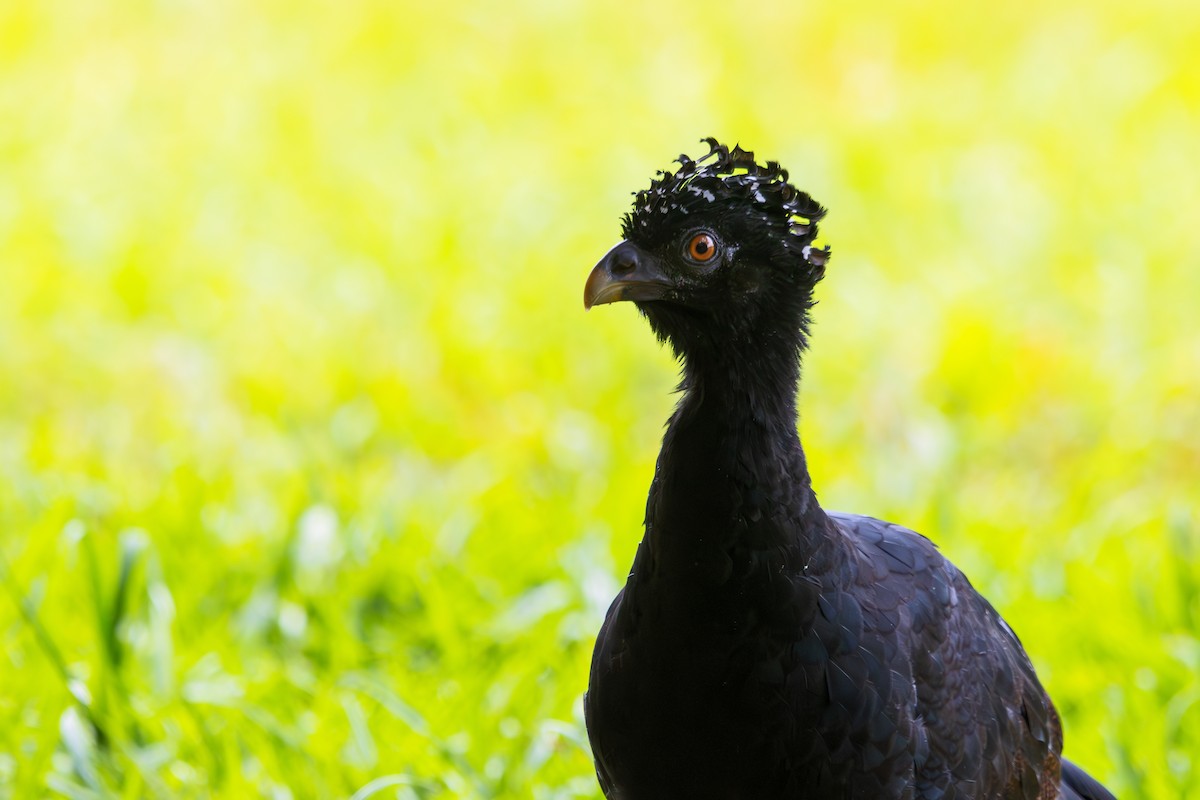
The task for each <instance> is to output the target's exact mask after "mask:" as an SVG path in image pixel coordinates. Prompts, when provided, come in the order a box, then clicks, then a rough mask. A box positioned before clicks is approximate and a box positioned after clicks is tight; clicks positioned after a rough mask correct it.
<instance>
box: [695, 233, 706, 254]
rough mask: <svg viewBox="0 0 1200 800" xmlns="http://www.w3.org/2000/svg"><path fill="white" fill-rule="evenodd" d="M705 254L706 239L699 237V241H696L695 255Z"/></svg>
mask: <svg viewBox="0 0 1200 800" xmlns="http://www.w3.org/2000/svg"><path fill="white" fill-rule="evenodd" d="M707 252H708V237H707V236H701V237H700V238H699V239H697V240H696V254H697V255H701V256H702V255H704V254H705V253H707Z"/></svg>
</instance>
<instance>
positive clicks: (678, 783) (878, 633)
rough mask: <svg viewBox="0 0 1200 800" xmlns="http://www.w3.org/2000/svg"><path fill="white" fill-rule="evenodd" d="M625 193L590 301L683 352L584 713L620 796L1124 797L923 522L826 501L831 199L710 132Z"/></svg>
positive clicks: (600, 763) (629, 799) (605, 775)
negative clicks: (819, 472) (673, 165)
mask: <svg viewBox="0 0 1200 800" xmlns="http://www.w3.org/2000/svg"><path fill="white" fill-rule="evenodd" d="M705 141H706V143H707V144H708V145H709V147H710V152H709V153H708V154H707V155H706V156H704V157H703V158H700V159H698V160H692V159H690V158H688V157H687V156H680V158H679V159H678V163H679V164H680V166H679V168H678V169H677V170H675V171H674V172H662V173H659V177H658V178H657V179H656V180H654V181H653V182H652V183H651V185H650V188H649V189H646V190H643V191H641V192H639V193H638V194H637V195H636V200H635V201H634V207H633V210H632V212H631V213H629V214H627V215H626V216H625V219H624V225H623V233H624V241H622V242H621V243H620V244H618V245H616V246H615V247H614V248H613V249H612V250H610V251H609V252H608V254H607V255H605V256H604V258H603V259H602V260H601V261H600V263H599V264H597V265H596V267H595V268H594V269H593V270H592V273H591V275H590V276H589V277H588V279H587V286H586V289H585V290H584V305H585V306H586V307H588V308H590V307H592V306H594V305H599V304H601V303H612V302H616V301H618V300H630V301H633V302H634V303H635V304H636V305H637V307H638V309H639V310H640V311H641V313H642V314H643V315H645V317H646V318H647V319H648V320H649V323H650V327H651V328H652V329H653V330H654V332H655V333H656V334H657V335H658V337H659V338H660V339H662V340H665V341H666V342H668V343H669V344H670V345H671V347H672V348H673V349H674V351H675V353H676V355H677V356H678V357H679V358H680V360H681V361H682V364H683V381H682V386H681V388H682V391H683V396H682V399H681V400H680V401H679V405H678V407H677V409H676V410H675V413H674V414H673V415H672V416H671V419H670V422H669V423H668V426H667V431H666V434H665V436H664V439H663V445H662V452H661V454H660V455H659V459H658V466H657V469H656V472H655V476H654V480H653V483H652V484H651V486H650V496H649V500H648V501H647V505H646V521H645V526H646V531H645V537H644V538H643V539H642V542H641V545H640V547H639V548H638V551H637V555H636V557H635V558H634V562H633V567H632V569H631V570H630V573H629V578H628V581H627V582H626V584H625V588H624V589H623V590H622V591H621V593H620V594H619V595H617V598H616V600H615V601H614V602H613V604H612V607H611V608H610V609H609V611H608V616H607V618H606V620H605V622H604V626H603V628H602V629H601V631H600V635H599V638H598V640H597V642H596V649H595V653H594V655H593V658H592V667H591V675H590V681H589V687H588V692H587V696H586V698H585V713H586V720H587V729H588V735H589V738H590V740H591V744H592V749H593V751H594V754H595V760H596V772H597V775H598V777H599V780H600V784H601V786H602V788H603V790H604V793H605V795H606V796H607V797H609V798H620V799H621V800H672V799H673V798H680V799H683V798H687V799H688V800H706V799H707V798H712V799H713V800H773V799H774V798H862V799H864V800H866V799H869V798H923V799H927V800H933V798H946V799H947V800H949V799H950V798H1039V799H1041V798H1066V799H1067V800H1105V799H1111V798H1112V795H1111V794H1109V792H1108V791H1107V790H1105V789H1104V788H1103V787H1102V786H1100V785H1099V784H1098V783H1097V782H1096V781H1094V780H1093V779H1092V778H1090V777H1089V776H1088V775H1087V774H1086V773H1084V772H1083V771H1082V770H1080V769H1079V768H1078V767H1076V766H1074V765H1073V764H1071V763H1070V762H1068V761H1066V760H1065V759H1062V758H1061V756H1060V753H1061V751H1062V731H1061V727H1060V725H1059V719H1058V715H1057V714H1056V712H1055V710H1054V706H1053V705H1052V704H1051V702H1050V698H1049V697H1048V696H1047V695H1046V692H1045V690H1043V688H1042V686H1041V684H1040V683H1039V682H1038V679H1037V676H1036V675H1035V674H1034V670H1033V667H1032V665H1031V664H1030V662H1029V658H1028V657H1027V656H1026V654H1025V651H1024V650H1023V649H1022V647H1021V643H1020V641H1018V639H1017V637H1016V635H1015V634H1014V633H1013V631H1012V629H1011V628H1009V627H1008V625H1007V624H1005V622H1004V620H1002V619H1001V618H1000V616H999V614H997V613H996V611H995V610H994V609H993V608H992V607H991V606H990V605H989V604H988V602H987V601H986V600H984V599H983V597H981V596H980V595H979V594H978V593H977V592H976V591H975V590H974V589H973V588H972V587H971V584H970V583H969V582H968V581H967V579H966V578H965V577H964V576H963V574H962V573H961V572H959V571H958V569H956V568H955V567H954V565H953V564H951V563H950V562H949V561H947V560H946V559H945V558H944V557H943V556H942V555H941V554H940V553H939V552H938V550H937V548H936V547H935V546H934V545H933V544H932V543H931V542H930V541H929V540H928V539H926V538H924V537H923V536H920V535H919V534H916V533H914V532H912V531H910V530H906V529H904V528H902V527H899V526H897V525H892V524H890V523H887V522H883V521H881V520H878V519H872V518H870V517H862V516H855V515H852V514H840V513H832V512H827V511H825V510H824V509H822V508H821V506H820V505H819V504H818V503H817V498H816V495H815V494H814V493H813V489H812V486H811V484H810V481H809V475H808V469H807V466H806V464H805V458H804V451H803V450H802V449H801V446H800V441H799V438H798V435H797V432H796V390H797V382H798V380H799V373H800V354H801V351H803V350H804V348H805V346H806V343H807V337H808V329H809V310H810V308H811V306H812V303H813V301H812V294H813V287H814V286H815V285H816V283H817V281H819V280H820V279H821V277H822V276H823V275H824V272H825V264H826V261H827V260H828V258H829V249H828V248H816V247H814V246H813V240H814V238H815V236H816V233H817V222H818V221H819V220H820V219H821V217H822V216H823V215H824V213H825V210H824V209H823V208H822V207H821V206H820V205H818V204H817V203H816V202H815V201H814V200H813V199H812V198H811V197H809V196H808V195H807V194H805V193H803V192H801V191H799V190H797V189H796V188H795V187H793V186H792V185H791V184H790V183H788V173H787V172H786V171H785V170H783V169H782V168H781V167H780V166H779V164H777V163H775V162H767V163H766V164H765V165H760V164H758V163H756V161H755V159H754V156H753V154H752V153H750V152H747V151H745V150H742V149H740V148H738V147H735V148H734V149H733V150H730V149H729V148H727V147H725V146H722V145H720V144H718V143H717V142H716V141H715V140H712V139H706V140H705Z"/></svg>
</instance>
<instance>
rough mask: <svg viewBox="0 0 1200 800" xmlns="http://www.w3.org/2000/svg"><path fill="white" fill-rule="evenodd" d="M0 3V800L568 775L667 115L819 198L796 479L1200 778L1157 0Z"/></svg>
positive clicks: (536, 793) (1172, 197)
mask: <svg viewBox="0 0 1200 800" xmlns="http://www.w3.org/2000/svg"><path fill="white" fill-rule="evenodd" d="M732 9H733V6H732V5H731V4H728V3H720V4H719V3H713V2H700V3H696V2H687V3H685V2H679V1H675V2H664V3H655V4H652V5H651V6H650V7H648V8H645V9H642V10H632V6H631V7H629V8H627V9H624V10H621V11H620V12H618V11H616V6H612V5H611V4H601V3H587V2H566V3H538V2H532V1H531V2H523V1H521V0H518V2H516V3H509V4H503V5H501V4H492V3H477V2H468V3H466V4H418V3H409V2H405V1H404V0H402V1H401V2H400V3H395V2H383V1H382V0H380V1H379V2H366V3H341V4H333V3H329V4H324V3H314V2H301V3H291V2H283V0H267V1H266V2H260V3H253V4H250V3H236V2H232V0H214V1H213V2H203V3H202V2H197V1H195V0H173V1H171V2H166V1H165V0H164V2H157V3H156V2H141V1H139V0H130V2H125V3H119V4H111V3H101V2H84V1H82V0H81V1H80V2H46V3H29V2H19V1H17V2H9V3H4V4H0V556H2V561H0V583H2V584H3V590H2V591H0V643H2V651H0V652H2V656H0V798H8V797H12V798H28V797H39V796H45V795H54V796H68V797H73V798H97V797H105V798H107V797H124V798H141V797H181V798H192V797H195V798H202V797H222V798H242V797H255V796H261V797H273V798H309V797H322V798H323V797H348V796H351V795H353V796H354V797H355V798H356V799H357V798H364V797H367V796H375V797H388V798H406V799H407V800H411V799H412V798H492V797H496V798H500V797H504V798H507V797H512V798H528V797H532V798H537V799H538V800H549V799H550V798H573V797H586V798H596V797H598V796H599V792H598V790H597V788H596V784H595V781H594V778H593V776H592V772H591V763H590V755H589V752H588V746H587V741H586V736H585V734H584V732H583V727H582V723H581V711H580V696H581V694H582V692H583V690H584V688H585V685H586V666H587V661H588V658H589V655H590V651H591V645H592V640H593V637H594V635H595V632H596V630H597V628H598V626H599V622H600V620H601V618H602V615H603V611H604V609H605V608H606V606H607V604H608V602H609V600H610V599H611V597H612V595H613V594H614V593H615V591H616V589H617V588H618V586H619V584H620V581H621V580H622V576H623V573H624V571H625V569H626V567H627V565H628V563H629V561H630V560H631V558H632V554H633V551H634V548H635V546H636V543H637V540H638V539H639V538H640V529H639V526H640V521H641V517H642V510H643V503H644V497H645V491H646V488H647V485H648V483H649V479H650V475H651V472H652V468H653V462H654V458H655V455H656V454H657V451H658V440H659V436H660V435H661V430H662V423H663V421H664V420H665V419H666V416H667V414H668V413H669V410H670V408H671V405H672V403H673V402H674V398H673V397H672V396H671V394H670V391H671V389H672V387H673V385H674V381H675V376H674V367H673V365H672V363H671V360H670V358H669V357H668V355H667V354H665V353H664V352H662V351H661V349H660V348H659V347H658V345H657V344H656V343H655V342H654V341H653V337H652V336H651V335H650V334H649V333H648V331H647V330H646V329H645V326H644V324H643V323H642V322H641V321H640V320H638V319H637V317H636V314H635V312H634V309H632V308H630V307H605V308H601V309H597V310H596V311H593V312H592V313H589V314H587V315H585V314H584V312H583V309H582V304H581V300H580V297H581V293H582V287H583V280H584V278H585V277H586V275H587V272H588V270H589V269H590V268H591V266H592V265H593V264H594V263H595V261H596V260H597V259H598V258H599V256H600V255H601V254H602V253H603V252H604V251H605V250H606V249H607V247H608V246H610V245H611V244H612V243H613V242H614V241H615V240H616V239H617V233H618V228H617V221H618V216H619V215H620V214H621V213H622V212H623V211H624V210H625V209H626V208H627V205H628V203H629V200H630V197H629V193H630V192H631V191H633V190H635V189H638V188H640V187H642V186H644V185H645V184H646V183H647V182H648V181H649V179H650V177H651V175H652V173H653V171H654V170H655V169H659V168H664V167H667V166H668V165H669V161H670V159H671V158H672V157H673V156H674V155H675V154H677V153H679V152H680V151H681V150H682V151H687V152H693V153H694V152H695V151H698V150H701V149H702V146H701V145H700V144H699V143H698V140H699V139H700V137H702V136H706V135H716V136H719V137H722V138H723V139H726V140H728V141H730V142H732V141H735V140H736V141H740V142H741V143H742V144H743V145H745V146H746V147H749V148H752V149H754V150H756V151H757V152H758V153H759V154H760V155H761V156H763V157H770V158H775V159H778V160H780V161H782V162H783V163H784V165H785V166H787V167H789V168H790V169H791V171H792V175H793V178H794V179H795V181H796V183H798V184H799V185H800V186H802V187H803V188H805V189H807V190H808V191H810V192H811V193H812V194H813V195H814V196H815V197H816V198H818V199H819V200H820V201H821V202H823V203H824V204H826V205H827V206H829V207H830V209H831V212H830V215H829V217H828V221H827V223H826V224H825V225H823V238H824V239H825V241H827V242H828V243H830V244H831V245H832V246H833V249H834V259H833V261H832V263H831V265H830V268H829V271H828V277H827V278H826V282H825V284H824V285H823V286H822V287H821V288H820V290H819V297H820V301H821V302H820V305H819V307H818V308H817V310H816V330H815V335H814V341H813V350H812V352H811V355H810V357H809V358H808V360H807V362H806V369H805V379H804V384H803V387H804V389H803V398H802V407H803V413H802V421H801V430H802V434H803V437H804V440H805V442H806V446H807V449H808V453H809V459H810V463H811V465H812V468H813V472H814V482H815V484H816V486H817V488H818V492H819V493H820V495H821V498H822V501H823V503H824V504H825V505H826V506H828V507H831V508H838V509H843V510H853V511H858V512H861V513H868V514H873V515H876V516H882V517H885V518H889V519H892V520H894V521H896V522H900V523H903V524H906V525H908V526H910V527H914V528H916V529H917V530H921V531H922V532H924V533H926V534H928V535H930V536H931V537H932V538H933V539H934V540H935V541H936V542H938V543H939V545H940V546H941V547H942V548H943V550H944V551H945V552H946V553H947V554H948V555H949V556H950V557H951V558H952V559H953V560H954V561H955V562H956V563H958V564H959V565H960V566H961V567H962V568H963V569H964V570H965V571H966V572H967V573H968V575H970V576H971V577H972V579H973V581H974V583H975V585H976V586H977V587H979V588H980V589H981V590H982V591H983V592H984V594H985V595H987V596H988V597H990V598H991V599H992V600H993V602H994V603H995V604H996V605H997V606H998V607H999V609H1000V610H1001V611H1002V612H1003V613H1004V614H1005V616H1006V617H1007V618H1008V620H1009V621H1010V622H1011V623H1012V625H1013V627H1014V628H1015V629H1016V630H1017V631H1018V632H1019V633H1020V635H1021V636H1022V639H1023V641H1024V643H1025V645H1026V647H1027V648H1028V650H1029V651H1030V652H1031V653H1032V655H1033V659H1034V662H1035V663H1036V665H1037V667H1038V669H1039V671H1040V673H1041V675H1042V676H1043V679H1044V682H1045V683H1046V685H1047V687H1048V689H1049V690H1050V692H1051V694H1052V696H1053V697H1054V698H1055V700H1056V702H1057V704H1058V708H1059V710H1060V712H1061V714H1062V716H1063V718H1064V724H1065V727H1066V738H1067V752H1068V755H1070V756H1071V757H1072V758H1073V759H1075V760H1076V761H1078V762H1080V763H1082V764H1084V765H1086V766H1087V767H1088V768H1089V770H1090V771H1092V772H1093V773H1094V774H1095V775H1096V776H1097V777H1099V778H1102V779H1103V780H1105V781H1106V782H1108V783H1109V785H1110V786H1111V787H1112V788H1113V789H1114V790H1115V791H1116V792H1117V794H1118V795H1119V796H1121V797H1122V798H1140V797H1145V798H1177V797H1184V796H1187V795H1188V792H1189V791H1190V792H1193V793H1194V792H1195V791H1196V787H1197V786H1200V633H1198V631H1200V324H1198V323H1197V315H1198V310H1197V309H1198V306H1200V258H1198V255H1197V254H1198V253H1200V224H1198V222H1197V219H1198V212H1200V170H1198V169H1197V160H1198V158H1200V145H1198V143H1200V57H1198V56H1197V55H1196V54H1197V53H1198V52H1200V47H1197V43H1198V42H1200V5H1197V4H1195V3H1172V2H1166V1H1165V0H1164V1H1163V2H1150V3H1143V4H1132V5H1131V4H1117V3H1108V4H1104V3H1094V2H1084V1H1083V0H1077V1H1076V2H1051V3H1046V4H1041V5H1039V6H1038V7H1037V10H1036V11H1033V10H1031V8H1029V7H1024V6H1020V5H1013V6H1011V7H1009V6H1005V5H1003V4H990V5H987V6H983V5H979V4H969V3H952V2H918V3H913V4H894V5H884V4H870V3H862V2H846V3H837V4H830V3H826V4H816V3H807V2H805V3H779V4H777V5H768V4H762V5H759V6H757V7H755V8H753V9H744V10H741V11H737V12H734V11H733V10H732Z"/></svg>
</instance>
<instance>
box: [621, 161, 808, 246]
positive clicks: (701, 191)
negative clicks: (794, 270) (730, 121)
mask: <svg viewBox="0 0 1200 800" xmlns="http://www.w3.org/2000/svg"><path fill="white" fill-rule="evenodd" d="M701 141H702V142H703V143H704V144H707V145H708V148H709V149H708V153H707V154H705V155H703V156H701V157H700V158H696V159H693V158H690V157H689V156H688V155H687V154H682V155H680V156H679V158H677V159H676V162H677V163H678V164H679V168H678V169H677V170H675V171H674V172H671V171H660V172H659V173H658V177H656V178H655V179H654V180H652V181H651V182H650V188H648V189H642V190H641V191H639V192H637V193H636V194H635V199H634V203H633V210H632V211H630V212H629V213H627V214H626V215H625V218H624V220H623V225H622V227H623V230H624V234H625V237H626V238H632V237H634V236H636V235H637V232H638V231H639V230H641V229H646V228H649V227H651V226H653V225H654V224H655V223H656V221H657V220H658V219H661V218H664V217H666V216H668V215H671V214H673V213H684V214H687V213H690V212H692V211H695V210H698V207H703V206H707V205H708V204H711V203H715V202H740V203H744V204H746V205H748V206H751V207H753V208H755V209H756V210H758V211H760V212H762V213H763V214H765V215H766V216H769V217H773V218H777V219H783V220H786V222H787V229H788V232H789V233H790V234H792V235H793V236H795V237H797V238H798V239H800V240H802V243H803V244H804V245H805V247H804V257H805V260H807V261H808V262H809V263H810V264H811V265H812V266H813V267H816V268H820V267H823V266H824V265H825V262H826V261H828V260H829V254H830V250H829V248H828V247H824V248H812V247H809V246H807V245H808V244H809V243H810V242H812V240H813V239H815V238H816V235H817V223H818V222H819V221H820V220H821V218H822V217H824V216H825V209H824V208H823V207H822V206H821V204H820V203H818V202H817V201H816V200H814V199H813V198H812V197H810V196H809V195H808V194H807V193H805V192H802V191H800V190H799V189H797V188H796V187H795V186H793V185H792V184H791V183H789V182H788V171H787V170H786V169H784V168H783V167H781V166H780V165H779V163H778V162H777V161H767V162H766V163H765V164H759V163H758V162H757V161H756V160H755V158H754V153H753V152H751V151H749V150H743V149H742V148H741V146H739V145H734V146H733V148H732V149H731V148H730V147H729V146H727V145H724V144H721V143H720V142H718V141H717V140H716V139H714V138H712V137H708V138H705V139H702V140H701Z"/></svg>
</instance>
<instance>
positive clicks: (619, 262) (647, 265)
mask: <svg viewBox="0 0 1200 800" xmlns="http://www.w3.org/2000/svg"><path fill="white" fill-rule="evenodd" d="M671 287H672V283H671V281H670V280H669V279H668V278H667V276H666V275H664V274H663V272H662V269H661V268H660V267H659V264H658V259H656V258H655V257H653V256H651V255H650V254H648V253H646V252H645V251H644V250H642V249H641V248H639V247H638V246H637V245H635V244H633V243H632V242H621V243H620V244H619V245H617V246H616V247H614V248H613V249H612V250H609V251H608V253H607V254H606V255H605V256H604V258H602V259H600V263H599V264H597V265H596V266H595V267H593V268H592V274H591V275H588V279H587V284H586V285H585V286H584V287H583V307H584V308H585V309H586V308H591V307H592V306H598V305H602V304H604V303H615V302H617V301H618V300H658V299H660V298H661V297H662V296H663V295H665V294H666V293H667V290H669V289H670V288H671Z"/></svg>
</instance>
